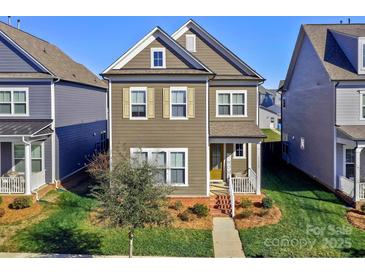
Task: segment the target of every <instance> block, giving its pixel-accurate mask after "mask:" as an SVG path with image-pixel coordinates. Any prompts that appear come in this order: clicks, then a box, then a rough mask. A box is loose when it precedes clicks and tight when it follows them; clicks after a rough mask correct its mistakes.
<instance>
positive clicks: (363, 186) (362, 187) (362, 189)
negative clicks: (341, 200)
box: [359, 182, 365, 199]
mask: <svg viewBox="0 0 365 274" xmlns="http://www.w3.org/2000/svg"><path fill="white" fill-rule="evenodd" d="M359 198H360V199H365V182H361V183H360V184H359Z"/></svg>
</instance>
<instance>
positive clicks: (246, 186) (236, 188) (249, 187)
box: [231, 169, 256, 193]
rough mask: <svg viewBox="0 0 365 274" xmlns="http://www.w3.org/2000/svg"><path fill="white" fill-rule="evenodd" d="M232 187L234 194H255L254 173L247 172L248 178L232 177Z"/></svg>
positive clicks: (250, 170)
mask: <svg viewBox="0 0 365 274" xmlns="http://www.w3.org/2000/svg"><path fill="white" fill-rule="evenodd" d="M231 180H232V187H233V192H234V193H256V173H255V172H254V171H253V170H252V169H249V170H248V177H233V178H231Z"/></svg>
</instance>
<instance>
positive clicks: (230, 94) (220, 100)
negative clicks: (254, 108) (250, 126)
mask: <svg viewBox="0 0 365 274" xmlns="http://www.w3.org/2000/svg"><path fill="white" fill-rule="evenodd" d="M246 98H247V93H246V91H245V90H234V91H217V116H218V117H246V116H247V104H246V101H247V99H246Z"/></svg>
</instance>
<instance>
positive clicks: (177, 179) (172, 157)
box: [131, 148, 187, 185]
mask: <svg viewBox="0 0 365 274" xmlns="http://www.w3.org/2000/svg"><path fill="white" fill-rule="evenodd" d="M131 156H132V158H133V159H134V160H136V161H137V163H138V164H141V163H143V161H148V162H149V163H150V164H151V165H153V166H155V167H156V169H157V174H156V181H157V182H159V183H168V184H173V185H186V184H187V149H173V148H168V149H167V148H161V149H159V148H148V149H143V148H142V149H136V148H132V149H131Z"/></svg>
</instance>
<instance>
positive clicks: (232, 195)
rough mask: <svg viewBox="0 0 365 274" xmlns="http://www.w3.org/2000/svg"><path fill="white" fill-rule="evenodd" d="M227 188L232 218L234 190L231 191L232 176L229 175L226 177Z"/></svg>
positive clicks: (233, 212) (233, 213)
mask: <svg viewBox="0 0 365 274" xmlns="http://www.w3.org/2000/svg"><path fill="white" fill-rule="evenodd" d="M228 190H229V197H230V202H231V216H232V218H233V217H234V216H235V199H234V191H233V184H232V178H231V177H229V179H228Z"/></svg>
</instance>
